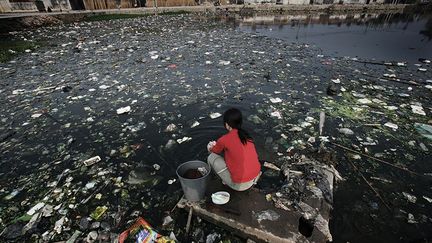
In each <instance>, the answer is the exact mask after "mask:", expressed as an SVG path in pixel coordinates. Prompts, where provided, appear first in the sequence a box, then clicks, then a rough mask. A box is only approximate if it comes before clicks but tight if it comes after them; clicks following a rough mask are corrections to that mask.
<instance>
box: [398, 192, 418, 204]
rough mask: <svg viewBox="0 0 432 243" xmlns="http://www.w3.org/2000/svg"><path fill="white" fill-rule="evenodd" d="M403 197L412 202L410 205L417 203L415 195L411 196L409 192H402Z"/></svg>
mask: <svg viewBox="0 0 432 243" xmlns="http://www.w3.org/2000/svg"><path fill="white" fill-rule="evenodd" d="M402 195H403V196H404V197H405V198H406V199H407V200H408V201H409V202H410V203H416V201H417V197H416V196H414V195H411V194H409V193H408V192H402Z"/></svg>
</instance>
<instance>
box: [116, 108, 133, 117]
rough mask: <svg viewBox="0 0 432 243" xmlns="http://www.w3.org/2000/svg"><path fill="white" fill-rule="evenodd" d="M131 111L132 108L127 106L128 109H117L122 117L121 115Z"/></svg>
mask: <svg viewBox="0 0 432 243" xmlns="http://www.w3.org/2000/svg"><path fill="white" fill-rule="evenodd" d="M130 111H131V107H130V106H126V107H122V108H118V109H117V114H118V115H121V114H125V113H129V112H130Z"/></svg>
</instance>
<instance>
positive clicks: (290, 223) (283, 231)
mask: <svg viewBox="0 0 432 243" xmlns="http://www.w3.org/2000/svg"><path fill="white" fill-rule="evenodd" d="M331 179H333V177H332V176H331ZM217 191H227V192H229V193H230V195H231V199H230V201H229V202H228V203H227V204H225V205H221V206H216V205H214V204H213V203H212V202H211V194H212V193H214V192H217ZM320 201H321V200H318V201H315V202H314V201H313V199H311V200H308V204H309V205H311V206H313V207H314V208H317V209H318V210H319V211H320V213H321V215H322V216H323V217H324V218H325V219H326V220H328V217H329V213H330V207H329V206H328V205H326V204H325V203H322V202H320ZM178 207H179V208H183V209H185V210H187V211H189V209H190V208H191V207H192V209H193V213H194V215H195V216H199V217H201V218H203V219H204V220H207V221H208V222H211V223H214V224H216V225H218V226H221V227H224V228H226V229H227V230H230V231H231V232H233V233H235V234H236V235H238V236H240V237H243V238H245V239H251V240H253V241H256V242H326V241H327V238H326V236H324V235H323V234H322V232H320V231H318V230H315V229H314V230H313V231H312V235H311V236H310V237H305V236H303V235H302V234H301V233H300V232H299V220H300V218H301V217H302V214H301V213H300V212H297V211H295V210H290V211H287V210H283V209H279V208H276V207H275V206H274V204H273V202H269V201H267V200H266V197H265V194H264V193H262V192H260V191H259V190H258V189H255V188H252V189H250V190H248V191H245V192H237V191H234V190H231V189H230V188H228V187H227V186H224V185H222V183H221V182H220V180H219V178H216V177H215V176H213V178H212V179H211V181H210V185H209V186H208V189H207V193H206V199H205V200H204V201H203V202H199V203H197V202H189V201H187V200H185V199H183V200H181V201H180V202H179V203H178ZM269 209H271V210H273V211H274V212H276V213H277V214H278V215H279V218H278V219H277V220H275V221H270V220H262V221H261V222H258V220H257V218H256V214H257V213H260V212H262V211H265V210H269Z"/></svg>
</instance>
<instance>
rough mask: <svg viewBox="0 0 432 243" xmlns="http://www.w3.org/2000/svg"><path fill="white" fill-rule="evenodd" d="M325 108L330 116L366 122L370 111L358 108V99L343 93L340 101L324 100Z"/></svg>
mask: <svg viewBox="0 0 432 243" xmlns="http://www.w3.org/2000/svg"><path fill="white" fill-rule="evenodd" d="M323 103H324V106H325V108H326V111H327V113H328V114H330V115H331V116H333V117H343V118H348V119H351V120H364V119H366V118H367V116H368V113H369V112H368V111H367V110H366V109H364V108H361V107H359V106H357V104H356V99H355V98H354V96H352V94H350V93H343V94H342V97H341V98H340V99H337V100H335V99H332V98H327V97H326V98H324V99H323Z"/></svg>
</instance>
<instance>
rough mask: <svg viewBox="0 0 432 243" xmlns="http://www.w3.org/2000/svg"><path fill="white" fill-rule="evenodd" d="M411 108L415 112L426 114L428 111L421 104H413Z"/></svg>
mask: <svg viewBox="0 0 432 243" xmlns="http://www.w3.org/2000/svg"><path fill="white" fill-rule="evenodd" d="M411 110H412V112H413V113H415V114H418V115H422V116H426V112H425V111H424V110H423V107H422V106H421V105H411Z"/></svg>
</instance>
